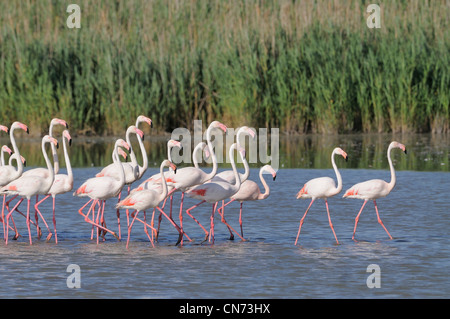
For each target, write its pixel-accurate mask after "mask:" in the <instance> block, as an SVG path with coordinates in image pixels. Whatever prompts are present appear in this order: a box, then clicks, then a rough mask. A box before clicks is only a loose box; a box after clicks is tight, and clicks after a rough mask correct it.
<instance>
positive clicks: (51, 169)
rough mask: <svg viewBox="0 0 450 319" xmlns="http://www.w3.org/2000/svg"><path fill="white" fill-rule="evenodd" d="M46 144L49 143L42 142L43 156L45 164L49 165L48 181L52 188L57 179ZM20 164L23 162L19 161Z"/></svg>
mask: <svg viewBox="0 0 450 319" xmlns="http://www.w3.org/2000/svg"><path fill="white" fill-rule="evenodd" d="M46 143H47V142H46V141H42V145H41V147H42V154H43V155H44V159H45V163H46V164H47V169H48V177H47V178H46V180H47V181H48V183H49V188H50V187H51V186H52V184H53V180H54V179H55V172H54V171H53V165H52V161H50V159H49V158H48V155H47V151H46V150H45V144H46ZM18 162H21V161H20V160H18Z"/></svg>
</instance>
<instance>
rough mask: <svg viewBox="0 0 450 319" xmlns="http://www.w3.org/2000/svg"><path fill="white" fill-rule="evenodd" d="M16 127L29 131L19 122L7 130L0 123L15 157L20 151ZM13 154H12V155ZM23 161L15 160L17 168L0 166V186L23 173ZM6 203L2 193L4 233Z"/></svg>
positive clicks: (18, 156)
mask: <svg viewBox="0 0 450 319" xmlns="http://www.w3.org/2000/svg"><path fill="white" fill-rule="evenodd" d="M16 129H22V130H24V131H25V132H27V133H29V130H28V127H27V126H26V125H25V124H23V123H21V122H17V121H16V122H14V123H13V124H12V125H11V129H10V130H8V128H7V127H6V126H4V125H0V130H2V131H5V132H7V133H8V132H9V138H10V141H11V144H12V147H13V150H14V155H15V156H17V158H20V152H19V148H18V147H17V144H16V139H15V137H14V131H15V130H16ZM14 155H13V156H14ZM23 164H24V163H23V162H22V161H20V160H17V169H16V167H14V166H12V165H4V166H1V167H0V187H2V186H5V185H6V184H8V183H9V182H11V181H13V180H15V179H17V178H19V177H20V176H21V175H22V173H23V167H24V165H23ZM7 205H8V203H6V194H5V195H3V205H2V221H3V234H5V235H6V232H5V223H4V222H5V206H6V208H7V210H8V211H9V208H8V206H7Z"/></svg>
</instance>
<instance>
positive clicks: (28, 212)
mask: <svg viewBox="0 0 450 319" xmlns="http://www.w3.org/2000/svg"><path fill="white" fill-rule="evenodd" d="M30 202H31V200H30V199H27V228H28V238H29V240H30V245H32V244H33V243H32V240H31V230H30Z"/></svg>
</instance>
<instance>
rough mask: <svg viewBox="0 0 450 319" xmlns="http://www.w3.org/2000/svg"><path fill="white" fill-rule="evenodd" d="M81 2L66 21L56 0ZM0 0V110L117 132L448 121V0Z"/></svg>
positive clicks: (404, 126)
mask: <svg viewBox="0 0 450 319" xmlns="http://www.w3.org/2000/svg"><path fill="white" fill-rule="evenodd" d="M70 3H77V4H79V6H80V7H81V28H80V29H69V28H68V27H67V26H66V19H67V17H68V15H69V13H67V12H66V8H67V6H68V5H69V4H70ZM369 3H370V2H367V3H365V2H364V1H357V0H349V1H329V0H316V1H312V0H311V1H292V0H289V1H287V0H279V1H275V0H270V1H269V0H267V1H264V0H229V1H221V0H208V1H187V0H186V1H182V0H149V1H143V0H142V1H138V0H127V1H118V0H117V1H111V0H102V1H100V0H99V1H88V0H70V1H61V0H53V1H51V0H34V1H33V0H24V1H15V0H12V1H2V2H1V4H0V28H1V30H0V119H1V120H0V122H1V123H2V124H7V125H8V124H10V123H11V122H12V121H14V120H16V119H20V120H22V121H23V122H25V123H27V124H28V125H29V126H30V127H31V130H32V131H33V130H34V131H35V132H42V131H46V130H47V126H48V123H49V121H50V118H51V117H54V116H58V117H61V118H64V119H66V120H67V121H68V122H69V123H70V125H71V131H73V132H75V131H77V132H78V133H80V134H83V133H85V134H89V133H91V134H122V133H123V132H124V130H125V128H126V127H127V126H128V125H130V124H132V123H134V121H135V119H136V117H137V115H139V114H141V113H142V114H146V115H148V116H150V117H151V118H152V119H153V121H154V124H155V126H156V130H154V131H159V132H162V131H171V130H173V129H174V128H176V127H188V128H192V125H193V120H194V119H202V120H204V121H206V122H209V121H211V120H213V119H218V120H221V121H223V122H224V123H226V124H227V125H229V126H233V127H237V126H239V125H242V124H247V125H250V126H253V127H279V128H280V132H288V133H307V132H313V133H346V132H391V131H392V132H448V131H449V130H450V127H449V102H450V90H449V88H450V72H449V69H450V54H449V48H450V46H449V43H450V35H449V32H450V31H449V29H450V28H449V21H450V8H449V4H448V1H445V0H441V1H425V0H411V1H383V3H382V4H381V5H380V6H381V13H382V14H381V29H369V28H368V27H367V26H366V19H367V17H368V15H369V14H368V13H366V7H367V5H368V4H369Z"/></svg>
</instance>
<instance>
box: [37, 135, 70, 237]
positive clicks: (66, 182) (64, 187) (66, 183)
mask: <svg viewBox="0 0 450 319" xmlns="http://www.w3.org/2000/svg"><path fill="white" fill-rule="evenodd" d="M66 139H67V142H68V143H69V145H71V144H72V137H71V136H70V134H69V131H68V130H64V131H63V136H62V141H63V149H64V161H65V163H66V168H67V174H61V173H59V174H56V175H55V178H54V180H53V184H52V187H51V188H50V190H49V191H48V195H47V196H45V197H44V198H43V199H42V200H41V201H39V202H38V203H36V205H35V206H34V207H35V208H36V210H38V206H39V205H40V204H42V202H44V201H45V200H46V199H47V198H49V197H50V196H52V199H53V229H54V232H55V243H56V244H57V243H58V235H57V232H56V217H55V209H56V207H55V199H56V195H59V194H65V193H67V192H70V191H71V190H72V188H73V173H72V165H71V164H70V157H69V154H68V153H67V144H66Z"/></svg>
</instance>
